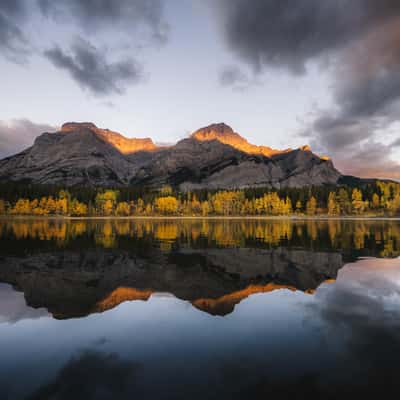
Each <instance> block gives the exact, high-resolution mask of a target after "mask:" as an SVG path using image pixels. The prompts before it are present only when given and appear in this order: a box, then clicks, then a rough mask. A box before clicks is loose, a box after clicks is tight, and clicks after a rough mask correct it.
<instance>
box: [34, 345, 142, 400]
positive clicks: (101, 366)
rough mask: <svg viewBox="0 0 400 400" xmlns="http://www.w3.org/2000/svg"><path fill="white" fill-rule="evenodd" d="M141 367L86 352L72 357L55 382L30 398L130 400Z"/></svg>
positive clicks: (106, 355)
mask: <svg viewBox="0 0 400 400" xmlns="http://www.w3.org/2000/svg"><path fill="white" fill-rule="evenodd" d="M140 370H141V365H140V364H137V363H134V362H132V361H130V360H123V359H121V358H120V357H119V356H118V355H117V354H104V353H100V352H96V351H84V352H83V353H82V354H80V355H79V356H77V357H73V358H72V359H71V360H70V361H69V362H68V363H67V364H66V365H65V366H64V367H63V368H62V369H61V371H60V372H59V373H58V375H57V377H56V378H55V379H54V381H52V382H50V383H49V384H47V385H45V386H43V387H41V388H39V389H38V390H37V391H36V392H35V393H33V394H32V395H30V396H29V397H28V398H29V399H32V400H34V399H40V400H45V399H59V400H63V399H77V400H79V399H85V400H90V399H98V398H101V399H109V398H110V399H111V398H118V399H130V398H132V397H133V395H134V394H135V387H136V385H137V378H138V374H139V372H140Z"/></svg>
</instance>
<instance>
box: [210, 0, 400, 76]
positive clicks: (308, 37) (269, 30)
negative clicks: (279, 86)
mask: <svg viewBox="0 0 400 400" xmlns="http://www.w3.org/2000/svg"><path fill="white" fill-rule="evenodd" d="M218 4H219V6H220V9H219V15H220V17H221V19H222V22H223V29H224V34H225V37H226V40H227V42H228V44H229V46H230V47H231V48H232V49H233V50H234V51H235V52H237V53H238V54H239V55H240V56H242V57H243V58H244V59H245V60H247V61H248V62H250V63H252V64H253V65H254V67H255V68H257V69H260V68H261V67H262V66H263V65H265V64H268V65H277V66H279V67H281V66H282V65H285V66H286V67H288V68H289V69H290V70H292V71H295V72H304V65H305V63H306V62H307V61H308V60H310V59H313V58H315V57H320V56H321V55H324V54H328V53H329V52H330V51H332V50H336V49H338V48H342V47H343V45H344V44H346V43H347V42H348V41H349V40H353V39H354V38H357V37H360V35H362V34H363V33H364V32H366V31H367V30H369V29H370V28H371V26H373V25H376V24H379V23H381V22H382V21H383V20H385V19H386V18H388V17H392V16H393V15H396V14H397V15H398V14H399V13H400V4H399V2H398V1H396V0H351V1H349V0H326V1H319V0H303V1H301V2H293V1H290V0H279V1H278V0H254V1H251V2H249V1H247V0H219V2H218Z"/></svg>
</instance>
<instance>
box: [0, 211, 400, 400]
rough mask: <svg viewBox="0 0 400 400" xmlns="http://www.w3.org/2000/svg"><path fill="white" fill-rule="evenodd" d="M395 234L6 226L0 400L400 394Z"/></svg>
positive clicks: (399, 277) (209, 223)
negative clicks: (396, 392) (397, 392)
mask: <svg viewBox="0 0 400 400" xmlns="http://www.w3.org/2000/svg"><path fill="white" fill-rule="evenodd" d="M399 256H400V221H390V220H381V221H367V220H355V221H351V220H327V221H312V220H307V221H291V220H238V219H236V220H202V219H194V220H188V219H177V220H171V219H168V220H162V219H160V220H157V219H143V220H57V219H54V220H52V219H45V218H43V219H29V220H23V219H14V220H12V219H4V220H2V221H0V349H1V357H0V398H1V399H13V400H14V399H25V398H28V399H108V398H110V399H114V398H115V399H117V398H118V399H125V398H126V399H128V398H129V399H131V398H134V397H135V396H142V397H143V398H149V399H204V398H207V399H217V398H218V399H221V398H226V399H236V398H237V399H243V398H291V399H293V398H305V397H309V398H316V397H324V398H328V399H331V398H345V397H347V396H348V397H350V396H352V397H354V396H361V395H370V396H371V395H374V394H376V395H382V393H385V392H387V391H388V390H389V389H396V390H398V389H400V383H399V382H400V381H399V379H398V359H399V357H400V258H399Z"/></svg>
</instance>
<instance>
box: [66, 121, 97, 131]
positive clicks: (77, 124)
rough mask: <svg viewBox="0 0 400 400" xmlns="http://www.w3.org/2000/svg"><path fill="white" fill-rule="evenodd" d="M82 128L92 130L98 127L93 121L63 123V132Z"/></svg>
mask: <svg viewBox="0 0 400 400" xmlns="http://www.w3.org/2000/svg"><path fill="white" fill-rule="evenodd" d="M82 128H86V129H90V130H96V129H98V128H97V126H96V125H95V124H94V123H93V122H66V123H65V124H62V126H61V132H73V131H77V130H79V129H82Z"/></svg>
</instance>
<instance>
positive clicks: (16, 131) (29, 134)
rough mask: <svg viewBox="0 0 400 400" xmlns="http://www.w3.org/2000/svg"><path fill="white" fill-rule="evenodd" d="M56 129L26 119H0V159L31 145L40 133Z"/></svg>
mask: <svg viewBox="0 0 400 400" xmlns="http://www.w3.org/2000/svg"><path fill="white" fill-rule="evenodd" d="M56 130H57V128H56V127H54V126H50V125H47V124H36V123H34V122H32V121H29V120H28V119H14V120H11V121H9V122H6V121H1V120H0V159H1V158H3V157H6V156H10V155H13V154H15V153H18V152H20V151H22V150H24V149H26V148H27V147H29V146H32V144H33V142H34V140H35V138H36V137H37V136H38V135H40V134H41V133H43V132H54V131H56Z"/></svg>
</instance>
